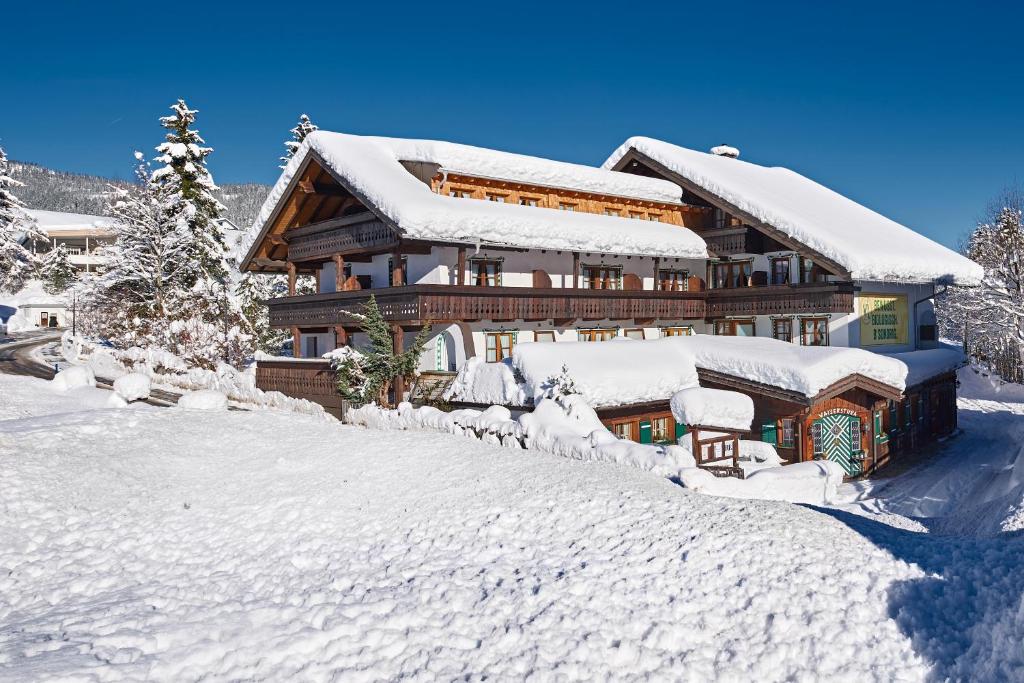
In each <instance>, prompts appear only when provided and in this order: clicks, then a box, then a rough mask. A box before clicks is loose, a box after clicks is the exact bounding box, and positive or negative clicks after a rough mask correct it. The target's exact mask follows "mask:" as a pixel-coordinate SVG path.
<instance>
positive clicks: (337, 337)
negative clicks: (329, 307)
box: [334, 325, 348, 349]
mask: <svg viewBox="0 0 1024 683" xmlns="http://www.w3.org/2000/svg"><path fill="white" fill-rule="evenodd" d="M342 346H348V331H347V330H346V329H345V328H344V327H342V326H341V325H337V326H335V328H334V348H336V349H340V348H341V347H342Z"/></svg>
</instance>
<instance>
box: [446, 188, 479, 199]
mask: <svg viewBox="0 0 1024 683" xmlns="http://www.w3.org/2000/svg"><path fill="white" fill-rule="evenodd" d="M448 196H449V197H456V198H458V199H472V198H473V190H455V189H452V190H448Z"/></svg>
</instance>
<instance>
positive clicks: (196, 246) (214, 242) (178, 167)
mask: <svg viewBox="0 0 1024 683" xmlns="http://www.w3.org/2000/svg"><path fill="white" fill-rule="evenodd" d="M171 111H173V112H174V114H173V115H171V116H163V117H161V118H160V125H162V126H163V127H164V128H166V129H167V130H168V131H169V132H168V133H167V135H166V140H165V141H164V142H163V143H162V144H160V145H159V146H158V147H157V148H156V149H157V151H158V152H160V156H158V157H156V161H158V162H160V163H162V164H164V166H163V167H161V168H158V169H157V170H155V171H154V172H153V175H152V179H151V180H152V182H153V183H155V184H157V185H160V186H162V187H163V188H164V189H166V190H167V191H168V192H170V193H172V194H174V195H176V196H177V198H178V199H179V200H180V202H179V203H178V205H177V208H178V210H179V211H180V214H179V215H180V217H181V219H183V220H184V221H185V223H186V224H187V225H188V229H189V231H190V232H191V233H192V244H191V246H190V249H191V251H192V258H194V259H195V260H196V261H197V262H198V263H199V265H200V269H201V272H202V273H203V275H204V276H205V277H208V278H211V279H214V280H217V281H221V282H222V281H224V279H225V278H226V277H227V272H228V269H227V265H226V263H225V252H226V250H227V247H226V245H225V243H224V234H223V232H222V231H221V228H220V221H219V219H220V218H221V214H222V213H223V211H224V206H223V205H222V204H221V203H220V202H219V201H218V200H217V198H216V197H215V196H214V192H216V191H217V186H216V184H214V182H213V177H212V176H211V175H210V172H209V170H208V169H207V168H206V158H207V157H208V156H209V155H210V153H211V152H213V149H212V148H210V147H205V146H204V145H205V144H206V143H205V141H204V140H203V138H201V137H200V136H199V133H198V132H197V131H195V130H193V129H192V128H190V126H191V125H192V124H193V123H195V120H196V111H197V110H195V109H189V108H188V106H187V105H186V104H185V101H184V100H178V101H177V103H176V104H174V105H172V106H171Z"/></svg>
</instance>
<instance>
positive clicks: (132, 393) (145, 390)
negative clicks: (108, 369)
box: [114, 372, 152, 401]
mask: <svg viewBox="0 0 1024 683" xmlns="http://www.w3.org/2000/svg"><path fill="white" fill-rule="evenodd" d="M151 390H152V382H151V381H150V379H149V377H147V376H146V375H143V374H142V373H141V372H132V373H129V374H127V375H124V376H123V377H118V378H117V379H116V380H114V392H115V393H116V394H117V395H118V396H120V397H121V398H123V399H124V400H125V401H141V400H144V399H147V398H149V394H150V391H151Z"/></svg>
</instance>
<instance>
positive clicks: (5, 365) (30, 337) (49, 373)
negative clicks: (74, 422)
mask: <svg viewBox="0 0 1024 683" xmlns="http://www.w3.org/2000/svg"><path fill="white" fill-rule="evenodd" d="M60 336H61V333H60V332H54V331H51V330H46V331H40V332H28V333H25V334H19V335H13V336H9V337H0V372H2V373H5V374H8V375H26V376H29V377H38V378H40V379H53V376H54V374H56V373H55V372H54V368H53V366H51V365H48V364H46V363H41V362H39V360H38V359H37V358H35V357H33V352H34V350H35V349H36V347H39V346H44V345H46V344H50V343H52V342H55V341H58V340H59V339H60ZM96 386H98V387H100V388H102V389H113V388H114V382H113V380H111V379H107V378H104V377H97V378H96ZM179 398H181V394H175V393H173V392H170V391H163V390H160V389H153V390H152V391H151V392H150V395H149V398H148V399H146V401H145V402H146V403H149V404H151V405H155V406H160V407H162V408H163V407H167V406H171V405H174V404H175V403H177V402H178V399H179Z"/></svg>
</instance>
